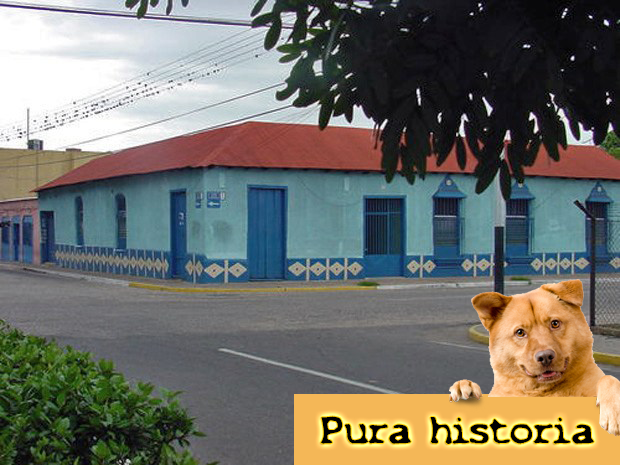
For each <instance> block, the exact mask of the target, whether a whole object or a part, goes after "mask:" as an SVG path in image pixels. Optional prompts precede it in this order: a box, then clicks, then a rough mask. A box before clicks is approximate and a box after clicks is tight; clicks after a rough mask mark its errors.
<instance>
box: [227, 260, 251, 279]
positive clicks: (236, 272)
mask: <svg viewBox="0 0 620 465" xmlns="http://www.w3.org/2000/svg"><path fill="white" fill-rule="evenodd" d="M228 271H229V272H230V274H232V275H233V276H234V277H235V278H239V277H240V276H241V275H243V274H244V273H245V272H246V271H248V269H247V268H246V267H245V266H243V265H242V264H241V263H235V264H234V265H233V266H231V267H229V268H228Z"/></svg>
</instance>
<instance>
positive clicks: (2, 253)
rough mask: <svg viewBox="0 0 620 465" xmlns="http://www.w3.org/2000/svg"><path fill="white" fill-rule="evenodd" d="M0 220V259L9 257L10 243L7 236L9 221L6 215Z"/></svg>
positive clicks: (8, 233)
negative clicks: (0, 225) (0, 223)
mask: <svg viewBox="0 0 620 465" xmlns="http://www.w3.org/2000/svg"><path fill="white" fill-rule="evenodd" d="M1 222H2V227H0V234H2V238H0V239H1V241H0V243H1V245H0V259H2V260H9V259H10V258H11V257H10V255H11V245H10V242H9V237H10V236H11V222H10V221H9V217H8V216H5V217H3V218H2V220H1Z"/></svg>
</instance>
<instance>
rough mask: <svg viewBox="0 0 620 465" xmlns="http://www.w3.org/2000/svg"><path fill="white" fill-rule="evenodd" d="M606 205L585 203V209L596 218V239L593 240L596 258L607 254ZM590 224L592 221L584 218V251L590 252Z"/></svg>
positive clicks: (603, 203) (605, 203)
mask: <svg viewBox="0 0 620 465" xmlns="http://www.w3.org/2000/svg"><path fill="white" fill-rule="evenodd" d="M608 205H609V204H608V203H607V202H586V208H587V209H588V211H590V212H591V213H592V214H593V215H594V217H595V218H596V238H595V240H594V245H595V247H596V254H597V256H601V255H607V254H608V247H607V238H608V234H607V232H608V231H607V229H608V225H609V222H608V217H607V215H608V211H607V210H608V208H607V207H608ZM591 222H592V220H590V219H589V218H587V217H586V250H590V241H591V238H592V233H591V228H592V225H591Z"/></svg>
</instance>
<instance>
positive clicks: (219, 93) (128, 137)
mask: <svg viewBox="0 0 620 465" xmlns="http://www.w3.org/2000/svg"><path fill="white" fill-rule="evenodd" d="M254 2H255V0H228V1H221V0H220V1H216V0H190V2H189V6H188V7H186V8H184V7H182V6H181V2H180V0H175V8H174V10H173V15H183V16H195V17H209V18H227V19H235V20H249V19H250V11H251V9H252V7H253V5H254ZM30 3H35V4H39V5H55V6H74V7H80V8H97V9H103V10H118V11H124V12H126V11H128V10H127V9H126V8H125V6H124V4H125V1H124V0H45V1H35V0H31V1H30ZM160 3H161V4H160V5H159V6H158V7H157V8H155V9H151V10H150V11H149V12H150V13H159V14H164V12H165V6H166V0H161V1H160ZM264 33H265V30H261V29H254V30H253V29H251V28H247V27H239V26H219V25H204V24H183V23H172V22H164V21H152V20H144V19H143V20H138V19H135V18H130V19H122V18H103V17H94V16H85V15H72V14H66V13H52V12H37V11H31V10H16V9H11V8H2V7H0V60H2V61H1V62H2V63H3V69H2V73H0V95H1V101H2V107H1V111H0V147H14V148H25V147H26V140H25V138H18V139H11V140H8V141H7V140H5V139H3V138H2V137H1V136H2V135H3V134H9V135H11V134H12V131H11V128H12V127H14V125H15V124H16V123H19V124H20V125H21V126H23V127H25V121H26V114H27V109H30V115H31V121H35V120H36V119H37V118H39V120H40V119H41V118H42V117H43V116H44V115H49V114H52V113H53V112H54V111H56V110H58V109H59V108H70V109H74V108H75V105H73V102H80V101H81V100H80V99H87V98H90V99H92V102H96V101H100V100H101V98H102V95H103V94H102V92H107V94H106V95H108V96H110V95H113V96H117V97H118V96H123V95H129V92H128V91H126V90H125V89H126V88H127V85H129V84H131V83H133V84H134V85H135V84H136V83H138V82H139V83H142V82H148V81H144V79H145V73H149V72H150V73H151V74H150V75H148V76H149V77H148V78H149V79H152V80H153V79H156V78H157V79H159V81H158V82H160V83H162V84H165V83H167V82H168V81H170V80H171V79H172V78H173V79H172V80H173V84H172V86H173V87H174V88H173V89H172V90H163V89H161V88H160V89H159V90H160V93H159V94H157V95H154V96H150V97H147V98H142V99H138V100H135V101H134V102H133V103H130V104H125V105H123V106H121V107H119V108H116V109H114V110H111V111H107V112H103V113H100V114H97V115H93V116H89V117H88V118H83V119H81V120H78V121H75V122H71V123H69V124H66V125H64V126H62V127H57V128H54V129H50V130H46V131H42V132H35V133H32V134H31V138H32V139H41V140H43V143H44V148H45V149H51V150H54V149H59V150H64V149H66V148H68V147H77V148H81V149H83V150H95V151H109V150H118V149H122V148H126V147H131V146H136V145H142V144H146V143H149V142H152V141H157V140H162V139H166V138H170V137H174V136H177V135H182V134H187V133H190V132H194V131H200V130H203V129H207V128H209V127H212V126H215V125H220V124H223V123H227V122H230V121H234V120H236V119H239V118H244V117H247V116H250V115H254V114H257V113H260V112H264V111H268V110H271V109H275V108H278V107H281V106H283V105H285V104H287V103H290V100H289V101H286V102H279V101H277V100H276V98H275V92H276V90H275V89H273V90H270V91H266V92H262V93H260V94H257V95H254V96H251V97H248V98H243V99H240V100H237V101H235V102H231V103H228V104H225V105H221V106H217V107H214V108H211V109H206V110H202V111H195V110H198V109H200V108H202V107H205V106H208V105H211V104H214V103H218V102H222V101H224V100H226V99H230V98H233V97H235V96H239V95H242V94H245V93H249V92H252V91H255V90H258V89H262V88H264V87H267V86H270V85H274V84H278V83H281V82H283V81H284V79H285V78H286V77H287V76H288V72H289V70H290V67H291V64H290V63H289V64H281V63H279V62H278V58H279V56H278V52H276V51H271V52H265V50H264V49H263V48H262V40H263V36H264ZM183 57H187V58H185V59H184V60H183ZM170 63H173V64H172V65H170ZM175 63H176V64H175ZM181 64H183V65H184V66H181ZM165 65H168V67H165ZM188 66H189V67H190V68H187V67H188ZM192 66H193V67H192ZM188 69H189V70H197V69H200V70H201V71H200V73H204V74H206V73H207V72H208V73H209V75H205V76H202V77H200V78H198V79H196V74H194V75H192V76H190V77H192V78H194V79H193V80H192V82H187V80H188V79H189V78H187V73H189V72H190V71H187V70H188ZM214 70H217V72H215V73H213V71H214ZM157 73H160V74H157ZM184 76H185V77H184ZM179 83H181V84H182V85H178V84H179ZM115 86H116V87H115ZM111 89H112V90H111ZM126 103H127V102H126ZM192 111H195V112H194V113H192V114H191V115H189V116H186V117H182V118H175V119H171V120H169V121H167V122H165V123H161V124H154V125H151V126H148V127H144V128H142V129H136V130H134V128H137V127H139V126H145V125H149V124H151V123H154V122H157V121H159V120H161V119H165V118H170V117H173V116H175V115H179V114H182V113H186V112H192ZM253 119H254V120H262V121H275V122H292V123H307V124H316V123H317V122H318V109H317V108H316V107H312V108H309V109H295V108H289V109H286V110H283V111H278V112H276V113H272V114H270V115H266V116H264V117H261V118H258V117H257V118H253ZM330 124H331V125H348V123H347V122H346V120H344V119H343V118H335V119H332V121H331V123H330ZM352 125H353V126H358V127H372V123H371V122H370V121H368V120H367V119H366V118H365V117H364V116H363V114H361V110H358V111H357V113H356V115H355V118H354V121H353V124H352ZM3 131H4V132H3ZM119 132H125V133H123V134H120V135H115V136H113V137H106V136H110V135H113V134H117V133H119ZM567 135H568V137H569V143H576V142H577V141H575V140H574V139H573V138H572V135H571V134H570V131H567ZM93 139H98V140H95V141H92V140H93ZM87 141H92V142H87ZM578 143H591V137H588V133H585V134H582V140H581V141H580V142H578Z"/></svg>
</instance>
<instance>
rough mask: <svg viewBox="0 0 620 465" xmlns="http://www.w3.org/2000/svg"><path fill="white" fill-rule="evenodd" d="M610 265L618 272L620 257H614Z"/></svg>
mask: <svg viewBox="0 0 620 465" xmlns="http://www.w3.org/2000/svg"><path fill="white" fill-rule="evenodd" d="M609 264H610V265H611V266H613V267H614V270H617V269H618V268H620V257H614V258H613V259H612V260H610V262H609Z"/></svg>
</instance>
